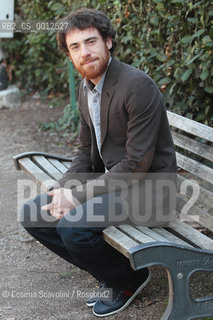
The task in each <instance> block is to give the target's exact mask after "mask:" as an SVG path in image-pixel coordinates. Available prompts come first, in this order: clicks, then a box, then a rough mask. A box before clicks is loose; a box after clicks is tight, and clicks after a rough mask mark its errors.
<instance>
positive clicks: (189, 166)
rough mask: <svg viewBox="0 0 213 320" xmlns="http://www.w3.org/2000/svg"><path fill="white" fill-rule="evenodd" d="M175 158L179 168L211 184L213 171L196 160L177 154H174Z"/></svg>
mask: <svg viewBox="0 0 213 320" xmlns="http://www.w3.org/2000/svg"><path fill="white" fill-rule="evenodd" d="M176 157H177V165H178V167H179V168H182V169H184V170H186V171H188V172H191V173H192V174H194V175H195V176H197V177H199V178H201V179H203V180H206V181H208V182H210V183H212V181H213V169H211V168H209V167H207V166H205V165H203V164H202V163H199V162H197V161H196V160H193V159H190V158H188V157H186V156H184V155H182V154H181V153H179V152H176Z"/></svg>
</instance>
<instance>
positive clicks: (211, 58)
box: [4, 0, 213, 125]
mask: <svg viewBox="0 0 213 320" xmlns="http://www.w3.org/2000/svg"><path fill="white" fill-rule="evenodd" d="M83 6H87V7H92V8H98V9H101V10H103V11H104V12H106V14H107V15H108V16H109V18H110V19H111V21H112V22H113V24H114V25H115V27H116V29H117V35H118V36H117V39H118V49H117V53H116V56H117V57H118V58H119V59H120V60H122V61H125V62H127V63H130V64H133V65H134V66H136V67H138V68H140V69H142V70H144V71H145V72H147V73H148V74H149V75H150V76H151V77H152V78H154V80H155V81H156V83H157V84H158V86H159V87H160V89H161V91H162V92H163V93H164V95H165V101H166V104H167V107H168V108H169V109H170V110H173V111H175V112H177V113H179V114H182V115H185V116H187V117H189V118H192V119H195V120H197V121H200V122H203V123H206V124H208V125H212V123H213V111H212V105H213V83H212V80H213V19H212V16H213V8H212V1H211V0H200V1H195V0H189V1H184V0H171V1H167V0H143V1H141V0H114V1H113V0H107V1H106V0H79V1H76V0H74V1H72V3H71V2H70V3H69V4H68V2H67V1H66V0H61V1H60V3H59V2H55V1H49V2H45V1H42V0H34V1H33V2H31V1H27V0H22V1H21V0H18V1H17V8H16V11H17V13H18V14H19V15H20V17H21V18H22V19H24V18H25V19H28V20H30V19H34V20H36V19H37V20H38V19H40V20H41V19H44V20H45V19H53V18H59V17H62V16H64V15H65V14H66V13H68V12H70V11H71V10H75V9H77V8H79V7H83ZM4 50H5V52H7V53H8V55H9V63H10V64H11V65H12V67H13V70H14V74H15V78H14V79H15V80H18V81H20V82H21V84H22V86H23V87H24V86H26V87H28V88H31V89H33V90H35V89H36V90H40V91H43V92H49V91H52V92H64V93H65V92H66V93H67V94H68V79H67V74H68V69H66V67H67V60H66V59H65V58H64V57H63V56H62V55H61V54H60V53H59V52H58V50H57V48H56V41H55V34H54V33H30V34H15V38H14V39H13V40H12V41H11V40H6V41H4ZM56 68H62V69H63V72H62V73H61V74H60V76H59V75H58V74H56V72H55V70H56ZM66 110H67V109H66ZM66 110H65V115H66V116H65V120H69V119H66V117H68V118H69V113H67V111H66ZM72 116H73V115H72ZM68 122H69V121H68Z"/></svg>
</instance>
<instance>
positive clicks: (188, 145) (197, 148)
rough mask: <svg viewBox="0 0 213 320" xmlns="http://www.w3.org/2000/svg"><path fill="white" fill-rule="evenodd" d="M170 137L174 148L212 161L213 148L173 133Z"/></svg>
mask: <svg viewBox="0 0 213 320" xmlns="http://www.w3.org/2000/svg"><path fill="white" fill-rule="evenodd" d="M172 137H173V140H174V144H175V145H176V146H178V147H181V148H183V149H184V150H188V151H190V152H192V153H194V154H196V155H199V156H201V157H202V158H205V159H208V160H210V161H213V148H211V147H210V146H207V145H205V144H202V143H200V142H198V141H195V140H193V139H190V138H188V137H186V136H184V135H182V134H180V133H178V132H174V131H173V132H172Z"/></svg>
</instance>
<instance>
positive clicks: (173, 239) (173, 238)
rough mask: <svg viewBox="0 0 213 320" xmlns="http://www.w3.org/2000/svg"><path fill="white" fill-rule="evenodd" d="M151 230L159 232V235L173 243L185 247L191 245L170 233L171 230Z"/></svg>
mask: <svg viewBox="0 0 213 320" xmlns="http://www.w3.org/2000/svg"><path fill="white" fill-rule="evenodd" d="M153 231H154V232H156V233H157V234H159V235H160V236H162V237H164V238H166V239H167V241H169V242H172V243H175V244H182V245H184V246H187V247H192V246H191V245H190V244H189V243H188V242H186V241H184V240H182V239H180V238H178V237H177V236H175V235H174V234H172V233H171V232H169V231H167V230H166V229H164V228H153Z"/></svg>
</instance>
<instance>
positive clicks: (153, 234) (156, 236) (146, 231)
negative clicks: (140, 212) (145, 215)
mask: <svg viewBox="0 0 213 320" xmlns="http://www.w3.org/2000/svg"><path fill="white" fill-rule="evenodd" d="M135 228H137V229H138V230H139V231H141V232H143V233H144V234H146V235H147V236H149V237H150V238H152V239H153V240H155V241H161V242H168V240H167V239H166V238H164V237H162V236H160V235H159V234H157V233H156V232H154V231H153V230H152V229H150V228H148V227H142V226H136V227H135Z"/></svg>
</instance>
